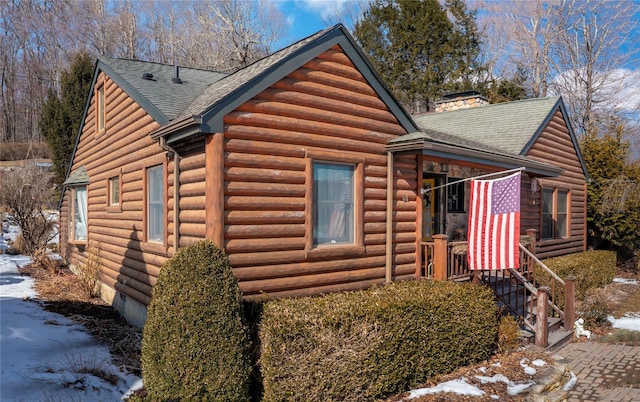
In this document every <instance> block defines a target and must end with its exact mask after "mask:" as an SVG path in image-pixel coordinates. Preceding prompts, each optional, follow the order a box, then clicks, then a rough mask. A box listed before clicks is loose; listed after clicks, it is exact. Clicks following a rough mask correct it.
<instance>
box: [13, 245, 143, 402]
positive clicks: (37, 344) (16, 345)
mask: <svg viewBox="0 0 640 402" xmlns="http://www.w3.org/2000/svg"><path fill="white" fill-rule="evenodd" d="M0 243H2V241H1V240H0ZM2 244H3V243H2ZM2 244H0V246H2ZM29 262H30V259H29V258H28V257H25V256H20V255H18V256H10V255H6V254H0V320H1V325H0V365H1V374H2V375H0V399H1V400H2V401H41V400H47V401H118V400H120V399H121V398H122V397H123V396H124V395H125V394H127V393H128V392H130V391H132V390H133V389H135V388H134V387H138V388H139V387H140V386H141V380H140V378H139V377H136V376H134V375H132V374H129V373H126V372H123V371H121V370H120V369H119V368H118V367H116V366H114V365H113V364H112V363H111V354H110V353H109V349H108V348H107V347H105V346H102V345H100V344H99V343H98V342H97V341H96V340H95V339H94V338H93V337H92V336H91V335H89V334H87V332H86V331H85V329H84V327H83V326H82V325H80V324H77V323H75V322H73V321H72V320H70V319H68V318H66V317H64V316H62V315H60V314H56V313H51V312H48V311H45V310H44V308H43V307H42V306H41V304H40V303H39V302H38V300H37V299H35V298H36V297H37V294H36V292H35V290H34V288H33V279H32V278H30V277H28V276H21V275H20V272H19V271H18V266H19V265H24V264H28V263H29Z"/></svg>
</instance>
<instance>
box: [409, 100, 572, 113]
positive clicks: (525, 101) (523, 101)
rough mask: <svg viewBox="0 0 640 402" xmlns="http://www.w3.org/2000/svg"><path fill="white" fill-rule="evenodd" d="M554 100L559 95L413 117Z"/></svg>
mask: <svg viewBox="0 0 640 402" xmlns="http://www.w3.org/2000/svg"><path fill="white" fill-rule="evenodd" d="M552 99H553V100H555V101H556V102H557V100H558V99H560V96H559V95H555V96H545V97H544V98H527V99H518V100H515V101H509V102H499V103H490V104H488V105H483V106H477V107H470V108H466V109H456V110H448V111H444V112H438V113H435V112H433V113H431V112H429V113H421V114H414V115H413V116H414V117H424V116H437V115H442V114H452V113H456V112H467V111H469V110H480V109H482V110H486V109H489V108H496V107H504V106H507V105H514V104H518V103H533V102H542V101H549V100H552ZM454 100H455V99H452V100H451V101H454Z"/></svg>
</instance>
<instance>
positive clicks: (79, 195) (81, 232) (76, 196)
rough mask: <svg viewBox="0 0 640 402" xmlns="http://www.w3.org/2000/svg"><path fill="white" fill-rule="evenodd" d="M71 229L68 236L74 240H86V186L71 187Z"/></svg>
mask: <svg viewBox="0 0 640 402" xmlns="http://www.w3.org/2000/svg"><path fill="white" fill-rule="evenodd" d="M71 213H72V216H73V219H72V220H71V225H72V226H71V231H70V237H71V240H72V241H75V242H86V241H87V187H86V186H79V187H74V188H73V206H72V211H71Z"/></svg>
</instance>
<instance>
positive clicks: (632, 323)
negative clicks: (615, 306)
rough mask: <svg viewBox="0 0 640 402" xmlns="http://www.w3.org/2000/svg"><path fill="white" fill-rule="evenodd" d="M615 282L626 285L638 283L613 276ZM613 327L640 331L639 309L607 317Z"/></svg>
mask: <svg viewBox="0 0 640 402" xmlns="http://www.w3.org/2000/svg"><path fill="white" fill-rule="evenodd" d="M613 281H614V282H616V283H623V284H627V285H636V286H637V285H638V281H637V280H634V279H627V278H613ZM607 319H608V320H609V322H610V323H611V326H612V327H613V328H619V329H628V330H631V331H640V311H635V312H628V313H625V314H624V315H623V316H622V317H620V318H615V317H614V316H611V315H610V316H609V317H607Z"/></svg>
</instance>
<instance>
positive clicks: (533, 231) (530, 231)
mask: <svg viewBox="0 0 640 402" xmlns="http://www.w3.org/2000/svg"><path fill="white" fill-rule="evenodd" d="M537 233H538V231H537V230H536V229H527V236H529V238H530V239H531V250H530V251H531V252H532V253H533V254H535V253H536V234H537Z"/></svg>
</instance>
